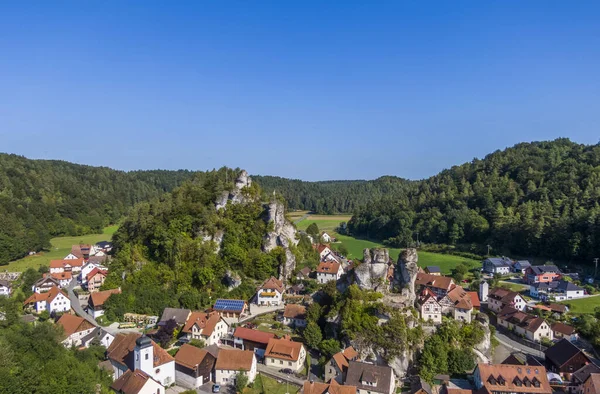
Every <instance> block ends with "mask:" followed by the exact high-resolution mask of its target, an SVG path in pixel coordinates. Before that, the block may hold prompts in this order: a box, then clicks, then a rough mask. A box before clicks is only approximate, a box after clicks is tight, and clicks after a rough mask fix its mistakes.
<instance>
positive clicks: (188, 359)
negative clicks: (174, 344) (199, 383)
mask: <svg viewBox="0 0 600 394" xmlns="http://www.w3.org/2000/svg"><path fill="white" fill-rule="evenodd" d="M207 355H210V353H208V352H207V351H206V350H204V349H200V348H198V347H196V346H192V345H189V344H187V343H186V344H184V345H183V346H181V347H180V348H179V351H178V352H177V353H176V354H175V363H177V364H181V365H183V366H184V367H187V368H190V369H196V368H197V367H198V365H199V364H200V363H201V362H202V361H203V360H204V358H205V357H206V356H207Z"/></svg>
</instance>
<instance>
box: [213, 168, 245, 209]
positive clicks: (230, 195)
mask: <svg viewBox="0 0 600 394" xmlns="http://www.w3.org/2000/svg"><path fill="white" fill-rule="evenodd" d="M250 185H252V178H250V177H249V176H248V173H247V172H246V170H242V172H240V174H239V175H238V177H237V178H236V180H235V186H234V188H233V190H231V191H224V192H223V193H222V194H221V195H220V196H219V197H218V198H217V201H215V207H216V208H217V211H218V210H219V209H221V208H225V207H226V206H227V203H228V202H229V201H231V203H232V204H240V203H244V202H247V201H249V200H250V199H249V198H248V196H247V195H246V194H245V193H244V188H245V187H249V186H250Z"/></svg>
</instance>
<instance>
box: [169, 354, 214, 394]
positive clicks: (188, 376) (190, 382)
mask: <svg viewBox="0 0 600 394" xmlns="http://www.w3.org/2000/svg"><path fill="white" fill-rule="evenodd" d="M216 360H217V359H216V357H214V356H213V355H212V354H210V353H209V352H208V351H206V350H205V349H200V348H197V347H196V346H192V345H189V344H184V345H183V346H181V347H180V348H179V351H178V352H177V354H175V382H176V383H177V385H178V386H182V387H185V388H187V389H197V388H198V387H200V386H202V385H204V384H206V383H208V382H210V380H211V375H212V371H213V368H214V366H215V362H216Z"/></svg>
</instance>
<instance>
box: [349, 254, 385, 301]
mask: <svg viewBox="0 0 600 394" xmlns="http://www.w3.org/2000/svg"><path fill="white" fill-rule="evenodd" d="M363 257H364V258H363V262H362V264H360V265H359V266H357V267H356V268H355V269H354V279H355V283H356V284H357V285H358V287H360V288H361V289H363V290H379V291H381V290H384V289H385V288H386V283H387V272H388V261H389V259H390V254H389V251H388V250H387V249H380V248H375V249H365V250H364V251H363Z"/></svg>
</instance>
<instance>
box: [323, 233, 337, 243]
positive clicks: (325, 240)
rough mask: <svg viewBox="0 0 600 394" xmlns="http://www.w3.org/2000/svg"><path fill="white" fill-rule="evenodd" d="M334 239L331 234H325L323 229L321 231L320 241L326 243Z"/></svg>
mask: <svg viewBox="0 0 600 394" xmlns="http://www.w3.org/2000/svg"><path fill="white" fill-rule="evenodd" d="M334 240H335V238H333V237H332V236H331V235H329V234H327V233H326V232H325V231H323V232H322V233H321V242H324V243H326V244H328V243H330V242H333V241H334Z"/></svg>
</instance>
